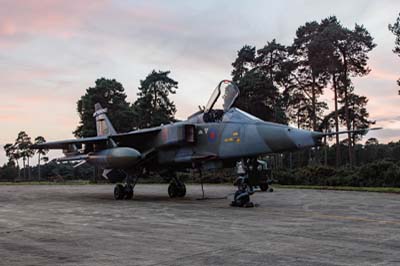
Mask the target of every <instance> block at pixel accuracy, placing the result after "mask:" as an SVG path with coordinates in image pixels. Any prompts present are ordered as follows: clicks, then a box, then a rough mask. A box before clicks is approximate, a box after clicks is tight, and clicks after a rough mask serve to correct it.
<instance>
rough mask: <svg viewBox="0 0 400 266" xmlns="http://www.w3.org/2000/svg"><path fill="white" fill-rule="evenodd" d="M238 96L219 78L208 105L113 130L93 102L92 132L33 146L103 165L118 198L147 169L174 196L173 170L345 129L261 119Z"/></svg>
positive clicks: (307, 143) (211, 165)
mask: <svg viewBox="0 0 400 266" xmlns="http://www.w3.org/2000/svg"><path fill="white" fill-rule="evenodd" d="M238 96H239V89H238V87H237V86H236V85H235V84H234V83H233V82H231V81H229V80H223V81H221V82H220V83H219V84H218V86H217V87H216V88H215V90H214V92H213V93H212V95H211V97H210V99H209V101H208V103H207V105H206V106H205V107H203V108H200V110H199V111H198V112H196V113H195V114H193V115H191V116H190V117H189V118H188V119H187V120H186V121H181V122H176V123H171V124H168V125H160V126H158V127H152V128H146V129H139V130H135V131H131V132H126V133H117V132H116V131H115V129H114V127H113V126H112V124H111V122H110V120H109V119H108V117H107V109H104V108H102V107H101V105H100V104H98V103H97V104H96V105H95V113H94V114H93V116H94V118H95V120H96V127H97V136H94V137H89V138H80V139H72V140H63V141H55V142H45V143H42V144H37V145H34V146H33V148H35V149H62V150H63V153H64V155H65V157H63V158H60V159H58V161H61V162H63V161H80V163H78V166H79V165H81V164H83V163H89V164H91V165H94V166H97V167H100V168H102V169H104V170H103V176H104V177H106V178H108V179H109V180H110V181H111V182H114V183H118V184H117V185H116V186H115V188H114V198H115V199H117V200H121V199H132V197H133V190H134V187H135V185H136V182H137V180H138V178H140V177H143V178H144V177H145V176H146V175H145V173H148V172H150V171H151V172H158V173H161V175H162V176H163V177H164V178H166V179H169V180H170V184H169V187H168V194H169V196H170V197H172V198H173V197H184V196H185V194H186V187H185V184H184V183H183V182H182V181H181V180H179V179H178V178H177V177H176V175H175V173H176V172H177V171H180V170H185V169H198V170H200V171H202V170H203V171H204V170H210V169H217V168H224V167H233V166H235V164H236V162H237V161H239V160H242V159H253V160H254V159H256V158H257V157H258V156H260V155H265V154H270V153H280V152H285V151H291V150H298V149H303V148H307V147H314V146H318V145H321V142H322V141H321V140H322V139H323V138H324V137H326V136H329V135H334V134H344V133H348V131H342V132H333V133H323V132H316V131H307V130H302V129H297V128H294V127H290V126H287V125H282V124H277V123H271V122H266V121H262V120H261V119H259V118H257V117H255V116H253V115H251V114H248V113H246V112H244V111H242V110H240V109H238V108H236V107H233V104H234V102H235V100H236V99H237V97H238ZM352 132H357V131H352ZM362 132H364V130H362ZM122 182H124V183H125V185H122V184H121V183H122Z"/></svg>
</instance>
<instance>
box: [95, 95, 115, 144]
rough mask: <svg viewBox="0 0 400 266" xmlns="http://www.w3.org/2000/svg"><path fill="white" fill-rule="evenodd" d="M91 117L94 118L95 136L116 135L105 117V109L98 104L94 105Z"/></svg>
mask: <svg viewBox="0 0 400 266" xmlns="http://www.w3.org/2000/svg"><path fill="white" fill-rule="evenodd" d="M94 110H95V112H94V114H93V117H95V118H96V129H97V136H108V135H114V134H117V132H116V131H115V129H114V127H113V125H112V124H111V122H110V119H108V117H107V108H103V107H102V106H101V105H100V104H99V103H96V104H95V105H94Z"/></svg>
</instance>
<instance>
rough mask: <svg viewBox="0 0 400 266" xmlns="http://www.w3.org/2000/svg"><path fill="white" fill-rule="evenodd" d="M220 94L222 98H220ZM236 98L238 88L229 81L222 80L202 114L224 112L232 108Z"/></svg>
mask: <svg viewBox="0 0 400 266" xmlns="http://www.w3.org/2000/svg"><path fill="white" fill-rule="evenodd" d="M221 94H222V98H220V96H221ZM238 96H239V88H238V87H237V86H236V85H235V83H233V82H232V81H230V80H223V81H221V82H220V83H219V84H218V86H217V87H216V88H215V89H214V91H213V93H212V94H211V97H210V99H209V100H208V102H207V105H206V108H205V110H204V112H205V113H208V112H209V111H210V110H213V109H214V110H216V109H220V110H221V109H222V110H224V112H226V111H228V110H229V109H230V108H231V107H232V106H233V104H234V103H235V100H236V98H237V97H238Z"/></svg>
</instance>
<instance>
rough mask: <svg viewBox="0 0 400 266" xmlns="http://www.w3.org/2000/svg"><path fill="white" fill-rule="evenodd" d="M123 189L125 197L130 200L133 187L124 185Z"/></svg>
mask: <svg viewBox="0 0 400 266" xmlns="http://www.w3.org/2000/svg"><path fill="white" fill-rule="evenodd" d="M124 189H125V191H124V192H125V199H127V200H130V199H132V198H133V187H132V186H131V185H126V186H125V187H124Z"/></svg>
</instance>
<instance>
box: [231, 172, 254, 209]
mask: <svg viewBox="0 0 400 266" xmlns="http://www.w3.org/2000/svg"><path fill="white" fill-rule="evenodd" d="M238 174H239V177H238V178H237V179H236V180H235V182H234V183H233V185H235V186H237V188H238V190H237V191H236V192H235V195H234V198H233V201H232V203H231V206H233V207H254V204H253V203H252V202H251V201H250V195H252V194H253V193H254V191H253V188H252V186H251V185H249V183H248V181H249V178H248V175H247V169H246V167H245V166H244V165H241V166H240V168H239V167H238Z"/></svg>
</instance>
